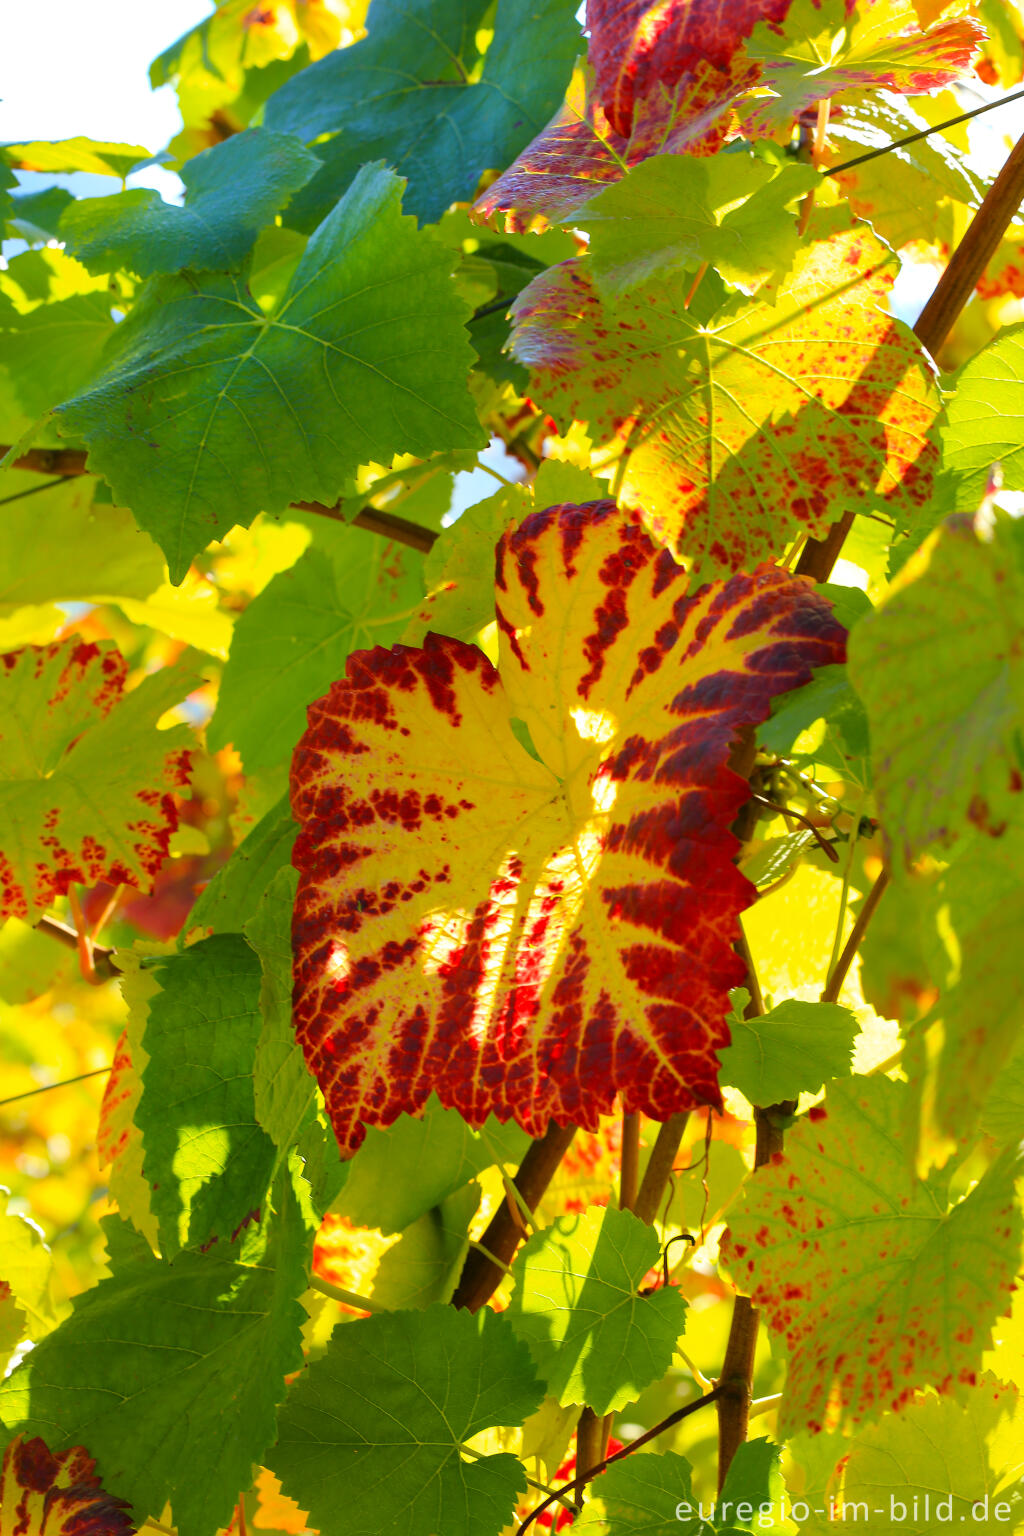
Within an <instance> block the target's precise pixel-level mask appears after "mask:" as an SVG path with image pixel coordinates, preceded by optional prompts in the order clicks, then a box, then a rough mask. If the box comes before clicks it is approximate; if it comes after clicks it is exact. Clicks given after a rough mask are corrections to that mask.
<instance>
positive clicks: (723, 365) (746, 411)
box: [512, 209, 939, 575]
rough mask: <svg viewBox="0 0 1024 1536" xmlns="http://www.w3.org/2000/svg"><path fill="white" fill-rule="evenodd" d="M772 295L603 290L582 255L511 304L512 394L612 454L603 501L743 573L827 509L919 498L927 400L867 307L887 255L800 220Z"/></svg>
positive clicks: (903, 511)
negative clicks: (517, 380)
mask: <svg viewBox="0 0 1024 1536" xmlns="http://www.w3.org/2000/svg"><path fill="white" fill-rule="evenodd" d="M816 220H817V222H816V224H815V225H814V226H812V228H814V229H815V232H816V234H817V235H818V236H819V238H817V239H813V240H811V241H809V242H808V243H806V244H804V245H803V246H802V248H801V249H800V251H799V253H798V255H797V258H796V260H795V262H794V264H793V268H792V271H791V272H790V273H789V274H788V275H787V277H786V278H785V279H784V280H783V282H782V283H781V285H780V287H779V290H778V292H777V294H776V296H775V303H774V305H773V306H772V307H771V308H770V309H766V307H765V305H764V303H763V301H760V300H757V299H755V300H751V299H748V298H746V297H744V296H743V295H740V294H732V295H729V296H728V297H726V296H725V295H724V291H723V287H722V284H721V282H720V281H719V280H718V279H717V278H716V277H715V276H714V274H713V273H708V274H707V275H706V276H705V277H704V279H703V281H702V283H701V284H700V286H699V287H698V289H697V291H696V296H695V297H694V296H693V295H692V294H691V289H692V286H693V283H692V279H691V278H690V276H689V275H688V274H687V273H686V272H680V271H678V270H677V271H674V272H672V273H670V274H666V275H665V276H663V277H661V278H659V279H657V280H651V281H649V282H648V283H647V284H646V285H645V286H644V287H643V288H641V289H635V290H632V291H631V292H629V293H627V294H624V295H622V296H621V297H618V298H616V299H614V300H612V299H609V300H604V299H602V297H601V295H600V294H599V292H598V290H597V287H596V286H595V281H594V269H593V262H592V260H591V258H590V257H589V256H587V257H585V258H577V259H575V260H573V261H568V262H563V263H562V264H561V265H560V266H557V267H552V268H549V270H548V271H546V272H544V273H542V274H541V275H540V276H539V277H537V278H535V279H534V280H533V282H532V283H531V284H530V285H529V287H528V288H525V289H524V290H523V292H522V293H521V294H520V296H519V298H518V299H517V300H516V302H515V305H514V314H515V319H516V325H515V330H514V332H513V336H512V349H513V351H514V353H515V355H516V357H518V359H519V360H520V362H522V363H525V364H526V365H527V367H528V368H529V369H530V390H529V393H530V397H531V398H532V399H534V400H536V401H538V402H540V403H542V404H543V405H544V406H545V407H546V408H547V409H549V410H550V411H551V412H552V413H553V415H554V416H555V419H556V421H557V422H559V423H560V424H561V425H562V426H563V430H564V428H565V426H567V425H568V423H569V422H570V421H571V420H573V419H575V420H577V421H581V422H584V423H585V424H586V426H587V432H588V436H589V437H590V439H591V441H592V442H593V444H594V446H595V447H600V448H602V449H604V448H606V447H607V448H608V449H609V450H610V451H611V454H610V456H611V455H614V456H615V457H618V458H619V460H620V462H619V465H618V469H617V479H618V480H619V481H621V491H620V500H621V501H622V502H624V503H626V504H628V505H632V506H639V507H641V508H643V509H645V515H646V518H647V521H648V523H649V524H650V526H651V528H652V530H653V532H654V533H655V534H656V536H657V537H658V539H659V541H660V542H662V543H665V544H668V545H669V546H670V547H674V548H678V549H679V550H681V551H682V552H683V553H684V554H685V555H687V556H689V557H691V558H692V560H693V562H694V573H695V574H698V575H699V574H704V573H706V572H707V570H708V569H709V568H713V569H716V570H721V569H729V570H736V569H744V570H748V569H750V567H751V565H752V564H754V563H756V562H757V561H759V560H761V559H763V558H765V556H767V555H769V554H775V553H776V552H777V551H778V550H779V549H780V548H781V547H782V546H783V545H784V544H785V543H786V542H788V541H789V540H790V539H792V538H794V537H796V536H797V535H798V534H799V533H801V532H803V533H809V534H812V535H814V536H815V537H820V536H821V535H822V534H823V533H824V531H825V529H826V528H827V527H828V526H829V524H830V523H831V522H833V521H834V520H835V519H836V518H837V517H839V516H840V515H842V514H844V513H847V512H874V511H876V510H877V508H878V506H879V505H880V504H881V505H884V506H885V507H886V508H887V509H888V511H889V513H890V515H896V516H906V517H909V516H910V513H911V511H912V510H913V509H914V508H916V507H918V506H919V505H921V504H922V503H924V502H926V501H927V499H928V496H929V494H930V490H931V478H932V469H933V467H934V465H935V463H936V462H937V458H938V455H937V452H936V449H935V446H934V444H933V443H932V441H931V437H932V431H933V424H934V420H935V416H936V414H937V411H938V403H939V402H938V396H937V392H936V389H935V381H934V377H933V374H932V370H931V365H930V364H929V362H928V361H927V359H926V357H925V355H924V354H923V353H922V351H921V349H920V347H919V345H918V343H917V341H916V338H914V337H913V336H912V335H911V334H910V332H909V331H908V330H907V329H906V328H904V327H903V326H901V325H900V323H899V322H897V321H895V320H893V318H892V316H891V315H889V314H888V313H886V312H885V310H884V308H883V306H884V305H885V304H886V302H887V294H888V289H889V287H890V284H891V281H892V276H893V273H892V259H893V258H892V254H891V253H890V252H889V251H888V250H887V248H886V247H884V246H883V245H882V244H881V242H880V241H878V240H877V239H876V238H875V237H874V235H873V234H872V233H871V231H870V228H869V226H867V225H852V227H851V225H850V220H849V215H848V214H847V213H846V211H845V210H844V209H831V210H827V211H826V212H825V213H822V214H820V215H816Z"/></svg>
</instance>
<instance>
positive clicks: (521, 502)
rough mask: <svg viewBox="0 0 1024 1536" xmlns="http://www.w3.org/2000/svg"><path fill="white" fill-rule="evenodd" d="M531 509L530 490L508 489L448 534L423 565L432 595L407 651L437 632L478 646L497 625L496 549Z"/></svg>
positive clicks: (405, 638) (406, 636) (412, 624)
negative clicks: (484, 631)
mask: <svg viewBox="0 0 1024 1536" xmlns="http://www.w3.org/2000/svg"><path fill="white" fill-rule="evenodd" d="M544 462H545V463H548V462H550V461H549V460H545V461H544ZM530 507H531V497H530V492H529V490H528V489H527V488H526V486H523V485H508V486H502V488H501V489H500V490H498V491H495V493H494V495H493V496H488V497H486V498H485V499H484V500H483V501H478V502H477V503H476V504H475V506H472V507H467V508H466V510H465V512H463V514H462V516H461V517H460V518H459V519H458V521H457V522H455V523H453V524H452V526H451V527H450V528H445V529H443V530H442V532H441V534H440V537H439V538H438V540H437V543H436V544H435V545H434V546H433V548H432V549H431V551H430V553H429V555H428V556H427V558H426V560H425V561H424V563H423V583H424V586H425V587H426V589H427V595H426V597H425V598H424V600H423V602H422V604H421V605H420V607H419V608H418V609H417V611H416V612H415V613H414V614H413V616H412V618H411V619H410V620H409V622H408V624H407V625H406V626H405V629H404V631H403V633H402V643H403V644H404V645H422V644H423V641H424V640H425V638H426V636H427V635H428V633H430V632H431V631H433V632H434V633H435V634H439V635H451V636H453V637H454V638H455V639H456V640H472V639H473V638H474V637H475V636H476V635H477V634H479V632H480V630H481V629H483V628H484V626H485V625H486V624H493V623H494V574H493V572H492V570H491V565H492V563H493V559H492V557H493V553H494V546H495V544H496V543H497V542H498V539H499V538H500V537H501V535H502V534H503V533H504V532H505V530H506V528H508V527H509V526H510V525H511V524H513V523H519V522H521V521H522V519H523V516H524V515H525V514H526V513H527V512H528V511H529V510H530Z"/></svg>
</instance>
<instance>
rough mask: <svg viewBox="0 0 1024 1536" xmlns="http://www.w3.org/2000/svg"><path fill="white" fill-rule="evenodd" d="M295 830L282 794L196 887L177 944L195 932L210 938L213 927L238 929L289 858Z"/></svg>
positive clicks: (220, 930)
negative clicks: (205, 882) (205, 881)
mask: <svg viewBox="0 0 1024 1536" xmlns="http://www.w3.org/2000/svg"><path fill="white" fill-rule="evenodd" d="M296 831H297V828H296V826H295V823H294V821H293V820H292V816H291V811H290V810H289V809H288V798H287V795H282V796H281V798H280V799H279V800H277V801H276V802H275V803H274V804H273V805H272V806H271V807H270V809H269V811H267V812H266V814H265V815H264V816H261V817H260V820H259V821H258V822H257V823H256V825H255V826H254V827H253V829H252V831H251V832H249V833H248V835H247V836H246V837H244V838H243V839H242V841H241V843H240V844H239V845H238V847H237V848H236V849H235V851H234V853H233V854H232V855H231V857H230V858H229V859H228V861H227V863H226V864H224V865H222V867H221V868H220V869H219V870H218V871H217V873H216V874H215V875H214V877H213V879H212V880H211V881H210V883H209V885H207V886H205V887H204V888H203V890H202V891H200V893H199V896H198V898H197V899H196V901H195V903H194V904H193V906H192V909H191V911H190V912H189V914H188V919H187V921H186V923H185V926H184V928H183V929H182V931H181V934H180V935H179V938H178V948H179V949H184V947H185V944H186V942H189V941H191V940H194V939H196V938H209V936H210V934H211V933H238V932H239V930H240V929H241V928H242V927H243V925H244V924H245V922H246V919H247V918H249V917H250V916H251V915H252V913H253V912H255V910H256V908H257V907H258V905H259V903H260V901H261V900H262V898H263V896H264V894H265V893H266V891H267V890H268V888H269V886H270V883H271V881H272V880H273V879H274V877H275V875H277V873H278V871H279V870H281V869H285V868H287V866H288V865H289V864H290V862H291V856H292V844H293V843H294V841H295V833H296ZM259 947H260V946H259V944H255V948H257V949H259Z"/></svg>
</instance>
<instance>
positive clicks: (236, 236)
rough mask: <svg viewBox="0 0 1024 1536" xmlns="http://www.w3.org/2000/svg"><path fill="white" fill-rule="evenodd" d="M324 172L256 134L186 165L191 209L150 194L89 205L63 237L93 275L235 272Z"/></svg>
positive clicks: (69, 215)
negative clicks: (291, 202)
mask: <svg viewBox="0 0 1024 1536" xmlns="http://www.w3.org/2000/svg"><path fill="white" fill-rule="evenodd" d="M319 165H320V162H319V161H318V160H317V158H316V156H315V155H313V154H310V152H309V150H308V149H306V148H305V147H304V146H303V145H302V144H300V143H299V141H298V140H297V139H294V138H292V137H291V136H290V135H288V134H281V133H269V132H268V131H267V129H266V128H249V129H247V130H246V132H244V133H238V134H234V135H232V137H231V138H229V139H226V140H225V141H224V142H223V143H222V144H216V145H214V147H213V148H212V149H207V150H204V151H203V153H202V154H201V155H196V157H195V158H194V159H192V160H189V161H188V162H187V163H186V164H185V165H184V166H182V169H181V179H182V181H183V182H184V183H185V206H184V207H183V208H179V207H177V206H176V205H175V204H173V203H165V202H164V200H163V198H162V197H161V196H160V195H159V193H157V192H152V191H150V190H148V189H147V188H142V187H139V188H137V189H134V190H132V191H130V192H121V193H118V194H117V195H116V196H114V197H97V198H83V199H82V200H80V201H79V202H76V203H73V204H72V205H71V207H70V208H69V209H68V210H67V212H66V213H65V215H64V217H63V219H62V221H61V236H62V238H63V240H64V241H65V245H66V248H67V250H68V251H69V252H70V253H71V255H72V256H77V257H78V260H79V261H80V262H82V264H83V265H84V266H86V267H87V268H88V269H89V271H90V272H113V271H116V270H118V269H119V268H121V267H126V268H128V270H129V271H131V272H135V273H137V274H138V275H139V276H140V277H151V276H152V275H153V274H154V273H155V272H176V271H178V270H179V269H180V268H182V267H191V268H193V269H194V270H196V271H202V270H204V269H207V270H209V269H213V270H216V271H218V272H231V271H234V270H235V269H236V268H237V267H238V266H239V264H240V263H241V262H242V261H243V260H244V258H245V257H246V256H247V255H248V253H249V251H250V249H251V248H252V246H253V244H254V242H255V240H256V236H257V235H258V234H259V232H260V230H261V228H262V227H263V225H264V224H267V223H269V222H270V221H271V220H272V219H273V216H274V214H276V213H279V212H280V211H281V209H282V208H283V207H284V206H285V205H286V203H287V202H288V200H289V198H290V197H291V196H292V193H294V192H297V191H298V189H299V188H300V187H302V186H305V184H306V182H307V181H309V179H310V177H311V176H312V175H313V174H314V172H315V171H317V170H318V169H319Z"/></svg>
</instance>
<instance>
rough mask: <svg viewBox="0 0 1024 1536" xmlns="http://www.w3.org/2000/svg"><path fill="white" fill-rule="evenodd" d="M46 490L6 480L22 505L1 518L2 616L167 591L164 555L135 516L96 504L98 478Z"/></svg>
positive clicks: (11, 477) (36, 478)
mask: <svg viewBox="0 0 1024 1536" xmlns="http://www.w3.org/2000/svg"><path fill="white" fill-rule="evenodd" d="M45 483H46V482H45V478H44V477H43V476H42V475H36V474H29V473H27V472H25V471H22V470H17V469H9V470H7V471H6V472H5V473H4V476H3V481H2V484H3V495H5V496H16V495H18V494H19V492H20V493H21V495H22V499H21V500H18V501H12V502H9V503H8V504H7V506H5V507H4V509H3V516H2V517H0V614H3V615H5V616H6V615H7V614H8V613H13V612H14V611H15V610H16V609H18V608H22V607H25V606H26V605H28V604H30V603H45V602H51V601H57V602H71V601H75V600H78V601H91V602H99V601H103V600H106V599H115V600H116V599H117V598H121V597H128V598H136V597H138V598H143V597H148V596H149V594H150V593H151V592H152V591H153V590H154V589H155V588H156V587H158V586H159V585H160V582H161V580H162V579H163V574H164V562H163V556H162V555H161V554H160V551H159V550H158V549H157V547H156V545H155V544H154V543H153V541H152V539H150V538H149V537H148V536H147V535H146V534H144V533H140V531H139V530H138V528H137V527H136V526H135V523H134V521H133V519H132V516H131V513H130V512H126V511H124V510H123V509H122V508H120V507H112V506H110V505H107V504H104V503H102V502H98V501H95V500H94V499H93V493H94V491H95V489H96V482H95V480H94V479H93V478H92V477H91V476H88V475H76V476H73V477H71V478H69V479H66V480H63V481H62V482H61V483H60V484H59V485H54V486H51V488H50V489H49V490H44V491H40V490H39V487H40V485H44V484H45ZM40 528H45V530H46V537H45V538H40V536H39V531H40Z"/></svg>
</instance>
